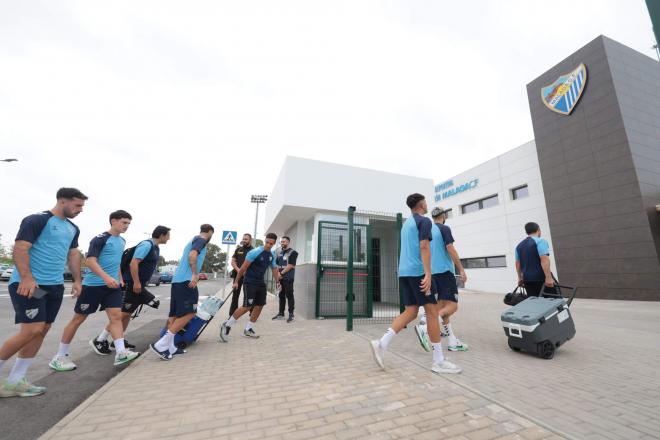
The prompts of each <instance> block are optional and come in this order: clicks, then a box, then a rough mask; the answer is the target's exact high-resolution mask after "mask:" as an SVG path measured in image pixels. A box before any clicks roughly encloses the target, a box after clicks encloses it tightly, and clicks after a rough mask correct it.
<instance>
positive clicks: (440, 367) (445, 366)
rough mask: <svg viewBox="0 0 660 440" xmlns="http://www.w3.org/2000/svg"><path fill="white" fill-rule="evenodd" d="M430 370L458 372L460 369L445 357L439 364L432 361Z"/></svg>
mask: <svg viewBox="0 0 660 440" xmlns="http://www.w3.org/2000/svg"><path fill="white" fill-rule="evenodd" d="M431 371H433V372H434V373H438V374H458V373H460V372H461V371H462V370H461V368H460V367H459V366H458V365H456V364H453V363H451V362H449V361H448V360H446V359H445V360H444V361H442V362H440V363H439V364H438V363H435V362H434V363H433V365H432V366H431Z"/></svg>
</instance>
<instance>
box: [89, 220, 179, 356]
mask: <svg viewBox="0 0 660 440" xmlns="http://www.w3.org/2000/svg"><path fill="white" fill-rule="evenodd" d="M169 239H170V228H168V227H165V226H156V228H155V229H154V231H153V233H152V234H151V239H149V240H144V241H141V242H140V243H138V244H137V245H136V246H133V247H132V248H129V249H126V250H125V251H124V253H123V254H122V257H121V273H122V277H123V278H124V297H123V301H122V307H121V322H122V328H123V332H124V333H126V329H127V328H128V323H129V322H130V320H131V315H132V314H133V313H134V312H135V310H137V308H138V307H140V305H142V304H149V303H151V304H150V305H152V306H153V304H154V298H155V297H154V295H153V294H152V293H151V292H149V291H148V290H147V289H146V286H147V283H148V282H149V279H150V278H151V275H153V273H154V270H156V266H157V265H158V258H159V257H160V247H159V246H160V245H161V244H165V243H167V242H168V240H169ZM155 301H156V302H157V301H158V300H155ZM155 307H157V304H156V305H155ZM110 333H111V332H110V327H109V326H108V327H106V328H105V329H103V331H102V332H101V333H100V334H99V335H98V336H97V337H96V338H94V339H92V341H90V345H91V346H92V348H93V349H94V352H95V353H96V354H100V355H103V356H106V355H109V354H110V353H111V352H112V349H116V347H115V343H114V341H112V342H110V341H109V340H108V338H109V337H110V336H111V334H110ZM113 338H114V337H113ZM124 345H125V347H126V348H128V349H129V350H133V349H134V348H135V345H133V344H131V343H129V342H128V341H126V340H124Z"/></svg>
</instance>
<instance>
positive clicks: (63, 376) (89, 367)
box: [0, 280, 229, 440]
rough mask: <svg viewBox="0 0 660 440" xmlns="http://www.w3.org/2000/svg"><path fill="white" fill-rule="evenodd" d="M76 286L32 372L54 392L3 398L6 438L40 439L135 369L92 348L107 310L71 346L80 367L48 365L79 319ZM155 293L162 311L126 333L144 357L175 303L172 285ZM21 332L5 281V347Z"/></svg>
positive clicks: (205, 287) (0, 285)
mask: <svg viewBox="0 0 660 440" xmlns="http://www.w3.org/2000/svg"><path fill="white" fill-rule="evenodd" d="M70 288H71V284H70V283H67V285H65V293H64V295H65V298H64V301H63V302H62V307H61V308H60V312H59V314H58V316H57V320H56V321H55V323H54V324H53V327H52V328H51V330H50V332H49V333H48V335H47V336H46V339H45V340H44V344H43V345H42V347H41V350H40V352H39V354H38V355H37V357H36V359H35V361H34V363H33V364H32V366H31V367H30V371H29V373H28V378H29V380H30V381H31V382H33V383H35V384H38V385H41V386H46V387H48V392H47V393H46V394H44V395H42V396H38V397H31V398H9V399H1V400H0V426H2V436H1V437H2V439H3V440H13V439H16V440H19V439H20V440H23V439H32V438H38V437H39V436H40V435H41V434H43V433H44V432H46V431H47V430H48V429H49V428H50V427H51V426H53V425H54V424H56V423H57V422H58V421H59V420H60V419H62V418H63V417H64V416H65V415H67V414H68V413H69V412H70V411H71V410H73V409H74V408H75V407H77V406H78V405H79V404H80V403H82V402H83V401H84V400H85V399H86V398H87V397H89V396H90V395H92V394H93V393H94V392H95V391H96V390H98V389H99V388H100V387H102V386H103V385H104V384H105V383H107V382H108V381H109V380H110V379H111V378H112V377H113V376H115V375H116V374H117V373H119V372H120V371H121V370H122V368H130V365H128V366H124V367H115V366H113V365H112V362H113V360H114V358H113V356H99V355H97V354H95V353H94V352H93V351H92V349H91V348H90V346H89V340H90V339H92V338H93V337H94V336H96V335H98V333H99V332H100V331H101V330H102V329H103V327H104V325H105V324H106V323H107V316H106V314H105V313H102V312H97V313H95V314H93V315H91V316H90V317H89V318H87V321H86V322H85V323H83V325H82V326H81V327H80V329H79V330H78V333H77V334H76V337H75V339H74V340H73V341H72V343H71V347H70V348H71V357H72V358H73V361H74V362H75V363H76V365H77V366H78V368H77V369H76V370H74V371H71V372H66V373H56V372H54V371H52V370H51V369H50V368H48V362H49V361H50V359H51V358H52V357H53V355H54V354H55V353H56V352H57V348H58V345H59V341H60V337H61V335H62V329H63V328H64V326H65V325H66V324H67V323H68V321H69V319H70V318H71V316H72V315H73V306H74V304H75V300H74V299H73V298H71V296H70ZM222 288H223V281H222V280H209V281H202V282H200V285H199V291H200V296H201V297H203V296H207V295H210V294H214V293H216V292H217V291H218V290H220V289H222ZM149 291H150V292H152V293H153V294H154V295H156V296H159V297H160V300H161V305H160V307H159V308H158V309H152V308H150V307H145V308H144V311H143V314H142V315H140V316H139V317H138V318H137V319H134V320H132V321H131V323H130V325H129V327H128V332H127V334H126V339H128V340H129V341H130V342H131V343H133V344H135V345H136V346H137V349H136V350H137V351H139V352H142V353H144V352H145V351H148V345H149V343H151V342H153V341H154V340H156V339H157V336H158V332H159V331H160V329H161V328H162V327H163V325H164V324H165V321H166V319H167V313H168V311H169V305H170V303H169V297H170V285H169V284H161V285H160V286H158V287H155V286H151V287H149ZM228 306H229V305H228V304H227V305H225V306H224V307H223V308H222V309H221V311H220V315H223V314H226V312H227V309H226V308H227V307H228ZM17 330H18V327H17V326H16V325H14V309H13V307H12V305H11V300H10V299H9V292H8V291H7V283H6V282H0V344H2V343H3V342H4V341H5V340H6V339H7V338H9V337H11V336H12V335H13V334H14V333H15V332H16V331H17ZM12 365H13V360H10V361H9V362H7V364H6V365H5V366H4V367H3V368H2V371H0V380H4V379H5V378H6V376H7V375H8V374H9V369H10V368H11V366H12ZM21 420H23V421H25V420H29V421H30V423H29V424H28V423H21V422H20V421H21Z"/></svg>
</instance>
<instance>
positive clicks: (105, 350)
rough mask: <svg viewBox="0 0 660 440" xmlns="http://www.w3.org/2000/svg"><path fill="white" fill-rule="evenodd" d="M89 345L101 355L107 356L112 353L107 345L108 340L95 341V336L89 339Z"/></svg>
mask: <svg viewBox="0 0 660 440" xmlns="http://www.w3.org/2000/svg"><path fill="white" fill-rule="evenodd" d="M89 345H90V346H91V347H92V350H94V353H96V354H100V355H101V356H107V355H109V354H110V353H112V351H110V347H108V341H97V340H96V338H94V339H92V340H91V341H89Z"/></svg>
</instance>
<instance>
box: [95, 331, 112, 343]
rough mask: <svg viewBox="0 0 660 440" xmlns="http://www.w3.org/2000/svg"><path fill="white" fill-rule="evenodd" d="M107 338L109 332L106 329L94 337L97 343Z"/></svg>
mask: <svg viewBox="0 0 660 440" xmlns="http://www.w3.org/2000/svg"><path fill="white" fill-rule="evenodd" d="M108 336H110V332H109V331H107V330H106V329H103V331H102V332H101V333H100V334H99V335H98V336H97V337H96V340H97V341H99V342H103V341H107V340H108Z"/></svg>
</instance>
